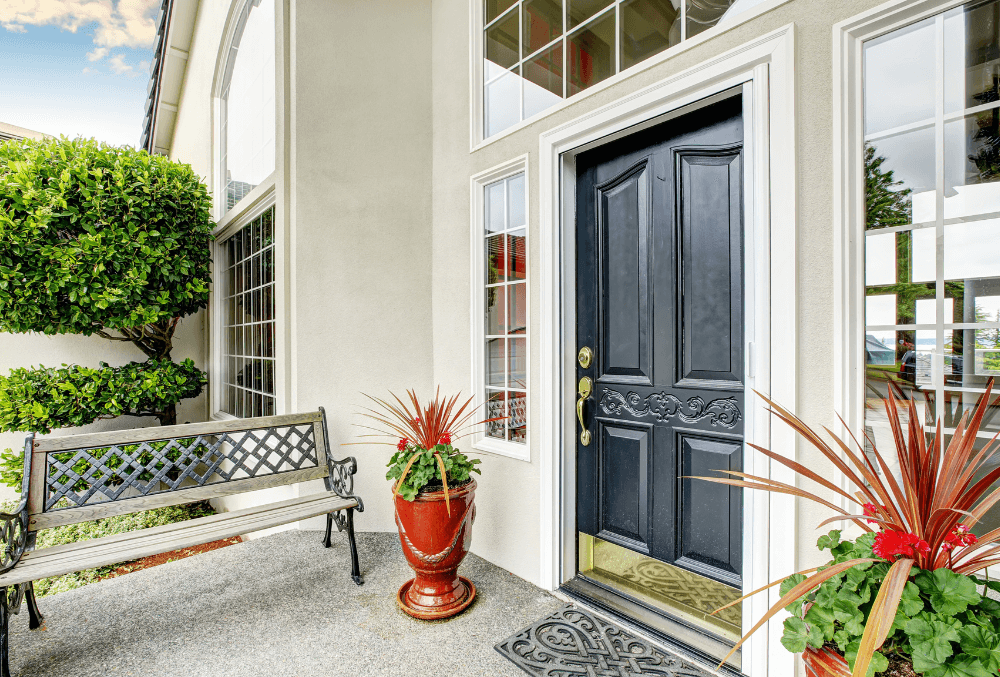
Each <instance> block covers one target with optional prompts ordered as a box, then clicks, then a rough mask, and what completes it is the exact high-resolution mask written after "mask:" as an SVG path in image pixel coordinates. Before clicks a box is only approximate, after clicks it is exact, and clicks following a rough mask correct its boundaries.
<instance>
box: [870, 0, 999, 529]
mask: <svg viewBox="0 0 1000 677" xmlns="http://www.w3.org/2000/svg"><path fill="white" fill-rule="evenodd" d="M998 83H1000V2H998V1H997V0H991V1H989V2H976V3H970V4H966V5H963V6H960V7H956V8H954V9H952V10H949V11H947V12H944V13H942V14H939V15H937V16H933V17H930V18H928V19H926V20H923V21H921V22H919V23H916V24H913V25H910V26H907V27H905V28H901V29H898V30H896V31H893V32H891V33H888V34H886V35H884V36H881V37H879V38H877V39H874V40H871V41H869V42H867V43H865V46H864V124H865V142H864V143H865V147H864V164H865V167H864V169H865V179H866V180H865V186H866V195H865V197H866V224H865V266H864V270H865V325H866V328H865V336H864V345H865V373H866V375H865V388H866V393H865V397H866V407H865V428H866V432H867V433H868V434H869V436H870V437H871V439H872V440H874V442H875V445H876V447H880V448H883V449H884V448H892V446H893V443H892V438H891V432H890V430H889V428H888V422H887V420H886V416H885V411H884V409H883V408H882V406H881V403H880V401H879V399H880V397H885V396H886V395H887V393H888V385H887V382H888V381H889V380H893V381H895V382H896V383H898V384H899V385H900V386H902V387H903V389H904V390H905V391H906V392H907V393H908V394H909V395H910V396H912V397H913V398H914V399H915V400H916V401H917V402H918V404H919V407H920V415H921V417H922V419H923V420H922V423H923V425H924V426H925V430H927V432H928V433H930V432H932V430H933V426H934V424H935V422H936V421H937V420H941V421H942V422H943V425H944V428H945V433H946V434H945V440H944V443H945V444H947V443H948V442H949V440H950V438H949V436H948V433H950V432H952V431H954V429H955V426H956V425H957V423H958V421H959V419H960V418H961V416H962V414H963V413H965V412H967V411H969V410H970V409H971V408H972V406H973V404H974V403H975V401H976V399H977V398H978V397H979V394H980V393H982V392H983V391H984V387H985V385H986V382H987V380H988V379H989V378H990V377H993V376H997V375H1000V245H998V243H1000V84H998ZM998 409H1000V407H991V408H990V409H989V411H988V413H987V416H986V419H985V420H984V425H983V426H982V428H981V431H982V432H981V433H980V437H981V439H980V446H982V445H983V444H985V443H986V442H987V441H988V439H989V438H990V437H992V436H993V435H994V434H996V433H997V432H998V431H1000V416H998V415H997V414H998ZM900 413H901V415H902V416H903V417H905V411H901V412H900ZM997 526H1000V519H997V516H995V515H994V517H993V519H989V518H987V519H986V520H984V521H983V522H980V524H979V525H977V530H979V529H987V530H988V529H992V528H994V527H997Z"/></svg>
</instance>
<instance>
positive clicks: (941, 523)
mask: <svg viewBox="0 0 1000 677" xmlns="http://www.w3.org/2000/svg"><path fill="white" fill-rule="evenodd" d="M992 389H993V379H990V381H989V383H987V385H986V392H985V393H984V394H983V395H982V396H981V397H980V398H979V401H978V402H977V403H976V409H975V411H974V412H973V414H972V417H971V419H970V418H969V415H968V412H966V413H965V414H964V415H963V416H962V419H961V421H960V422H959V424H958V426H957V427H956V429H955V432H954V434H953V435H952V438H951V442H950V443H949V444H948V447H947V448H946V449H944V450H943V451H942V449H941V447H942V446H943V436H942V429H941V422H940V421H938V424H937V428H936V431H935V433H934V435H933V436H932V437H931V439H930V440H928V439H927V435H926V434H925V432H924V430H923V428H922V426H921V425H920V419H919V414H918V411H917V406H916V403H915V402H914V401H913V400H912V399H911V400H910V401H909V402H908V403H906V405H905V406H907V407H908V414H909V417H908V418H909V420H908V421H907V424H906V427H907V434H906V435H904V433H903V424H902V422H901V421H900V418H899V410H898V408H899V406H901V402H902V401H901V400H900V399H898V398H897V396H896V394H897V392H898V393H899V395H900V397H902V396H903V395H902V391H901V390H900V389H899V387H898V386H896V385H895V384H890V391H889V397H888V398H887V399H885V400H884V404H885V411H886V414H887V416H888V418H889V425H890V427H891V429H892V435H893V441H894V443H895V452H896V457H897V459H898V461H899V480H897V479H896V478H895V477H894V476H893V473H892V470H891V469H890V467H889V465H888V464H887V463H886V461H885V458H884V457H883V456H882V454H881V453H880V452H879V451H878V449H876V448H875V446H874V442H873V441H872V440H869V441H870V442H872V455H873V456H874V457H875V462H873V461H872V460H871V459H869V458H868V456H867V455H866V454H865V451H864V449H863V448H862V447H861V445H860V444H859V443H858V441H857V439H855V438H854V437H853V436H852V441H853V443H854V448H853V449H852V447H851V445H848V444H847V443H845V442H844V441H843V440H841V439H840V438H839V437H837V436H836V435H835V434H834V433H833V432H832V431H831V430H830V429H829V428H826V427H824V428H823V429H824V430H825V431H826V432H827V434H828V435H829V436H830V437H831V438H832V439H833V442H834V446H832V447H831V446H830V445H828V444H827V443H826V442H825V441H823V439H822V438H821V437H820V436H819V435H818V434H816V433H815V432H814V431H813V430H812V429H811V428H810V427H809V426H808V425H806V424H805V423H803V422H802V421H801V420H800V419H799V418H798V417H797V416H795V415H794V414H792V413H791V412H789V411H787V410H786V409H784V408H782V407H780V406H779V405H777V404H775V403H774V402H772V401H771V400H769V399H768V398H766V397H764V396H763V395H761V397H762V398H763V399H764V400H765V401H766V402H767V403H768V404H769V405H770V407H771V411H772V412H773V413H774V414H775V415H777V417H778V418H780V419H781V420H782V421H784V422H785V423H787V424H788V425H790V426H791V427H792V428H794V429H795V430H796V431H797V432H798V433H799V434H800V435H802V437H804V438H805V439H807V440H808V441H809V442H810V443H811V444H812V445H813V446H814V447H816V448H817V449H818V450H819V451H820V452H821V453H822V454H823V456H825V457H826V458H827V460H829V461H830V462H831V463H833V465H834V466H836V467H837V469H838V470H839V471H840V472H841V473H843V474H844V476H846V478H847V479H848V480H849V481H850V482H851V484H853V485H854V487H855V488H856V491H855V492H854V493H853V494H851V493H850V492H848V491H845V490H844V489H842V488H841V487H840V486H838V485H837V484H835V483H834V482H831V481H830V480H828V479H825V478H824V477H823V476H822V475H820V474H819V473H817V472H815V471H813V470H810V469H809V468H806V467H805V466H803V465H801V464H799V463H796V462H795V461H792V460H790V459H787V458H785V457H784V456H781V455H780V454H776V453H774V452H772V451H770V450H768V449H764V448H762V447H759V446H757V445H754V444H751V445H750V446H751V447H753V448H754V449H756V450H757V451H759V452H760V453H762V454H764V455H765V456H767V457H768V458H770V459H772V460H774V461H776V462H777V463H780V464H781V465H783V466H785V467H787V468H790V469H791V470H793V471H794V472H796V473H797V474H799V475H801V476H802V477H805V478H808V479H810V480H812V481H814V482H816V483H817V484H819V485H820V486H822V487H824V488H825V489H827V490H829V491H832V492H833V493H835V494H837V495H839V496H840V497H842V498H843V499H845V500H846V501H847V502H848V503H852V504H854V505H855V506H857V507H858V510H857V513H858V514H855V513H853V512H848V511H847V510H844V509H843V508H841V507H840V506H838V505H835V504H833V503H831V502H830V501H827V500H825V499H823V498H821V497H820V496H818V495H817V494H815V493H812V492H810V491H806V490H804V489H801V488H799V487H796V486H792V485H789V484H784V483H781V482H776V481H774V480H770V479H768V478H766V477H759V476H755V475H748V474H746V473H741V472H735V471H720V472H726V473H727V474H729V475H733V476H736V477H738V478H739V479H730V478H719V477H700V478H697V479H702V480H706V481H709V482H716V483H719V484H728V485H730V486H735V487H746V488H749V489H762V490H764V491H771V492H775V493H781V494H789V495H792V496H798V497H800V498H806V499H809V500H811V501H815V502H817V503H819V504H821V505H823V506H825V507H827V508H829V509H830V510H833V511H834V512H836V513H838V514H837V516H836V517H832V518H830V519H827V520H824V521H823V522H821V523H820V524H819V526H820V527H822V526H823V525H825V524H829V523H830V522H834V521H839V520H844V521H850V522H853V523H855V524H856V525H858V526H859V527H860V528H861V529H862V530H864V531H866V532H873V531H878V532H899V533H901V534H913V535H915V536H916V538H917V539H919V540H920V541H925V542H926V547H924V546H923V544H921V546H920V548H911V549H910V550H911V553H910V555H911V556H906V555H903V554H900V555H898V556H895V557H894V558H892V559H890V560H889V561H891V562H892V566H891V567H890V568H889V572H888V574H887V575H886V577H885V580H884V581H883V583H882V587H881V589H880V590H879V592H878V595H877V596H876V597H875V602H874V604H873V605H872V610H871V612H870V613H869V617H868V623H867V624H866V626H865V631H864V634H863V635H862V637H861V647H860V649H859V651H858V657H857V659H856V661H855V664H854V677H864V676H865V675H866V674H867V672H868V665H869V663H870V662H871V659H872V655H873V654H874V653H875V651H877V650H878V649H879V648H880V647H881V646H882V643H883V642H884V641H885V638H886V636H887V635H888V633H889V630H890V629H891V626H892V623H893V619H895V617H896V609H897V608H898V607H899V601H900V598H901V597H902V594H903V588H904V586H905V585H906V581H907V579H908V578H909V576H910V571H911V569H912V568H913V567H914V566H916V567H919V568H921V569H938V568H942V567H947V568H949V569H952V570H953V571H955V572H956V573H960V574H965V575H968V574H971V573H974V572H976V571H980V570H982V569H985V568H986V567H988V566H990V565H992V564H998V563H1000V545H998V541H1000V529H994V530H993V531H990V532H989V533H987V534H984V535H983V536H981V537H980V538H979V539H978V542H977V543H975V544H972V545H968V546H959V547H954V545H953V543H952V544H949V543H948V539H949V537H950V536H953V534H955V533H957V531H956V530H958V529H959V528H961V529H966V528H968V527H969V526H971V525H973V524H975V523H976V522H978V521H979V520H980V519H981V518H982V517H983V515H985V514H986V512H987V511H988V510H989V509H990V508H991V507H993V505H994V504H995V503H997V501H998V500H1000V488H997V489H993V490H991V489H990V487H992V486H993V484H995V483H996V482H997V480H1000V467H996V468H994V469H993V470H991V471H989V472H986V473H985V474H984V475H983V477H982V478H981V479H979V480H977V481H975V482H973V478H974V477H975V476H976V474H977V472H979V471H981V470H984V469H985V468H986V467H987V466H988V465H992V464H991V463H989V461H990V459H991V457H992V456H993V454H994V453H995V451H996V444H995V443H996V439H997V438H996V437H994V438H993V439H992V440H990V442H989V443H988V444H987V445H986V446H985V447H983V449H982V450H980V451H978V452H976V451H975V449H974V444H975V442H976V434H977V433H978V432H979V426H980V425H981V423H982V421H983V417H984V415H985V414H986V410H987V407H988V406H989V405H990V402H989V398H990V392H991V391H992ZM757 394H758V395H760V393H757ZM841 423H842V424H844V428H845V429H847V425H846V424H845V423H844V421H843V419H841ZM841 455H843V456H841ZM880 473H881V474H880ZM866 508H867V514H865V513H866ZM869 524H874V525H876V527H877V528H876V529H873V528H872V527H870V526H869ZM817 528H818V527H817ZM921 550H922V551H921ZM876 554H877V553H876ZM878 561H883V560H881V559H855V560H851V561H849V562H843V563H841V564H837V565H835V566H831V567H828V568H825V569H823V570H822V571H819V572H818V573H813V574H812V575H811V576H809V577H808V578H806V580H804V581H802V582H801V583H799V584H798V585H796V586H795V587H794V588H793V589H792V590H791V591H789V593H788V594H787V595H785V596H783V597H782V598H781V599H780V600H778V602H777V603H776V604H775V605H774V606H772V607H771V608H770V609H769V610H768V612H767V613H766V614H764V617H763V618H761V619H760V620H759V621H758V622H757V624H756V625H754V626H753V627H752V628H751V629H750V632H748V633H747V634H746V635H745V636H744V637H743V638H742V639H741V640H740V641H739V643H738V644H737V645H736V646H735V647H733V650H732V651H731V652H730V653H729V654H728V655H727V656H726V658H725V659H723V663H724V662H725V661H726V660H728V658H729V656H731V655H732V654H733V653H735V652H736V650H737V649H738V648H739V647H740V646H741V645H742V644H743V642H745V641H746V640H747V639H748V638H749V637H750V635H752V634H753V633H754V632H756V631H757V630H758V629H759V628H760V627H761V626H762V625H764V623H766V622H767V621H768V620H770V619H771V618H772V617H773V616H774V615H775V614H777V613H778V612H779V611H781V610H782V609H784V608H785V607H787V606H788V605H789V604H791V603H792V602H794V601H795V600H797V599H799V598H800V597H802V596H803V595H805V594H806V593H808V592H810V591H811V590H813V589H815V588H817V587H818V586H819V585H821V584H822V583H823V582H824V581H826V580H828V579H829V578H831V577H833V576H835V575H836V574H838V573H840V572H842V571H846V570H847V569H849V568H851V567H853V566H856V565H858V564H863V563H866V562H878ZM813 571H815V569H810V570H807V571H803V572H800V573H803V574H806V573H810V572H813ZM780 582H781V581H776V582H774V583H772V584H771V585H768V586H765V587H764V588H760V589H759V590H754V591H753V592H751V593H750V594H748V595H745V596H743V597H741V598H740V599H739V600H737V601H736V602H733V603H732V604H736V603H738V602H740V601H742V600H744V599H746V598H747V597H750V596H752V595H755V594H757V593H758V592H761V591H762V590H766V589H767V588H770V587H772V586H774V585H778V584H779V583H780ZM732 604H729V605H726V606H732ZM724 608H726V607H722V609H724ZM722 609H718V610H717V611H716V613H717V612H718V611H721V610H722ZM720 665H721V663H720Z"/></svg>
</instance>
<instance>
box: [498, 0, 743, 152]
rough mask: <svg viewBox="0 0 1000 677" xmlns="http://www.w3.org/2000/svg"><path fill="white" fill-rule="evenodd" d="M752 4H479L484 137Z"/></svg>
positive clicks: (505, 0)
mask: <svg viewBox="0 0 1000 677" xmlns="http://www.w3.org/2000/svg"><path fill="white" fill-rule="evenodd" d="M760 2H761V0H486V4H485V12H484V19H485V23H484V25H483V34H482V37H483V57H484V60H483V87H484V91H483V107H484V116H483V117H484V119H483V134H484V137H486V138H489V137H490V136H493V135H494V134H497V133H499V132H501V131H503V130H504V129H508V128H509V127H512V126H513V125H515V124H517V123H518V122H520V121H521V120H525V119H528V118H530V117H532V116H534V115H536V114H538V113H541V112H542V111H544V110H547V109H549V108H551V107H552V106H554V105H556V104H557V103H559V101H560V100H561V99H563V98H564V97H568V96H573V95H574V94H577V93H579V92H582V91H583V90H585V89H588V88H589V87H592V86H594V85H596V84H597V83H599V82H603V81H604V80H606V79H608V78H609V77H611V76H613V75H615V74H616V73H618V72H619V71H621V70H623V69H626V68H629V67H631V66H633V65H635V64H638V63H640V62H642V61H644V60H646V59H648V58H650V57H651V56H653V55H655V54H658V53H660V52H662V51H663V50H665V49H668V48H670V47H672V46H674V45H676V44H678V43H680V42H681V41H682V40H684V39H686V38H689V37H693V36H695V35H697V34H699V33H701V32H703V31H705V30H708V29H709V28H711V27H712V26H716V25H719V24H721V23H724V22H727V21H731V20H732V18H733V17H734V16H738V15H739V14H740V13H742V12H744V11H745V10H747V9H750V8H751V7H754V6H756V5H759V4H760ZM505 78H506V80H505ZM500 83H502V84H500Z"/></svg>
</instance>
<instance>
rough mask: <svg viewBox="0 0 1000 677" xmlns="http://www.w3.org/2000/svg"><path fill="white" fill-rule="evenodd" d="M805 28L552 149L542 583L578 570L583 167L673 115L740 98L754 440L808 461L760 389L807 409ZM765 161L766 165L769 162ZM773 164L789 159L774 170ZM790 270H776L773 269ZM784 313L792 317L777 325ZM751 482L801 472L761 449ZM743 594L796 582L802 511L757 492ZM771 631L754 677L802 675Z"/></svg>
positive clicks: (750, 465) (546, 162) (750, 48)
mask: <svg viewBox="0 0 1000 677" xmlns="http://www.w3.org/2000/svg"><path fill="white" fill-rule="evenodd" d="M793 66H794V26H793V25H791V24H789V25H788V26H785V27H783V28H781V29H779V30H777V31H774V32H772V33H769V34H767V35H765V36H762V37H760V38H758V39H756V40H754V41H752V42H750V43H747V44H745V45H742V46H740V47H738V48H736V49H733V50H730V51H728V52H726V53H724V54H722V55H720V56H717V57H715V58H713V59H710V60H708V61H706V62H704V63H702V64H700V65H698V66H696V67H694V68H691V69H689V70H686V71H683V72H681V73H678V74H676V75H673V76H671V77H669V78H667V79H665V80H662V81H660V82H658V83H656V84H654V85H652V86H650V87H647V88H645V89H643V90H641V91H639V92H637V93H635V94H634V95H631V96H629V97H626V98H623V99H620V100H618V101H616V102H614V103H611V104H609V105H607V106H604V107H602V108H599V109H597V110H595V111H592V112H589V113H587V114H585V115H582V116H581V117H579V118H577V119H575V120H572V121H570V122H567V123H565V124H563V125H560V126H558V127H556V128H554V129H551V130H549V131H547V132H545V133H543V134H542V135H541V136H540V140H539V200H540V219H539V228H538V231H537V232H538V234H539V240H540V253H541V262H540V263H541V289H540V292H541V294H540V295H541V308H540V314H541V324H542V326H541V332H542V334H541V378H540V379H539V380H540V384H539V392H540V395H541V407H542V415H541V417H540V418H541V422H540V426H539V433H540V434H539V438H540V444H539V446H538V448H539V449H540V456H541V458H540V462H541V478H540V480H541V519H540V522H541V523H540V530H541V544H540V554H541V558H540V559H541V572H540V577H539V579H540V581H541V583H542V585H543V586H545V587H548V588H549V589H552V590H554V589H556V588H558V587H559V586H560V585H561V584H562V583H563V582H565V581H567V580H569V579H570V578H572V577H573V576H574V575H575V573H576V564H575V561H574V560H575V553H576V549H575V538H576V533H575V524H576V515H575V486H576V477H575V464H574V463H571V462H567V460H569V459H572V458H573V455H574V454H575V435H576V427H575V426H576V418H575V411H574V409H573V406H574V401H573V400H572V399H570V398H568V397H566V396H565V393H572V392H573V391H574V387H575V383H574V376H575V370H574V367H573V364H574V360H575V357H576V350H577V346H576V345H575V322H576V318H575V316H574V314H575V302H574V295H575V277H574V275H575V271H574V265H575V244H574V240H573V238H574V234H575V228H574V223H575V187H576V167H575V156H576V154H577V153H579V152H581V151H582V150H586V149H588V148H593V147H594V146H597V145H600V144H602V143H607V142H609V141H611V140H614V139H615V138H619V137H621V136H624V135H625V134H627V133H633V132H634V131H637V129H640V128H642V127H643V126H649V125H651V124H655V123H656V122H660V121H662V120H664V119H668V118H669V117H670V114H671V113H674V114H675V115H676V114H680V112H681V111H680V109H682V108H685V107H688V108H689V109H690V108H691V107H692V106H693V105H694V104H696V103H697V102H704V101H705V100H710V99H712V98H715V97H717V96H718V95H719V94H720V93H722V92H725V91H727V90H732V89H733V88H736V87H741V88H742V90H743V96H744V116H745V119H744V126H745V137H746V138H745V149H744V153H745V155H744V157H745V171H744V175H745V186H744V190H745V195H744V205H745V210H746V212H745V216H744V223H745V228H746V234H747V241H746V250H745V251H746V258H747V262H746V266H745V270H746V276H747V277H746V301H745V302H746V308H745V318H747V319H746V322H747V324H746V340H747V343H748V344H750V345H748V346H747V352H746V355H747V358H746V369H747V372H746V375H745V376H746V381H745V383H746V385H747V390H746V392H747V394H748V396H747V400H746V405H745V409H746V411H745V412H744V415H745V421H746V428H745V430H746V432H745V439H746V440H747V441H748V442H755V443H757V444H761V445H768V444H771V445H773V447H772V448H774V449H777V450H780V451H781V452H782V453H784V454H785V455H787V456H791V457H794V455H795V443H796V440H795V436H794V433H793V432H792V431H791V430H790V429H789V428H788V427H787V426H775V427H774V428H773V430H772V429H771V428H772V426H771V425H770V415H769V414H768V413H767V412H766V410H765V408H764V406H763V403H762V402H761V401H760V400H759V399H758V398H755V397H753V396H752V394H751V390H750V389H751V388H755V389H756V390H758V391H760V392H762V393H765V394H769V395H770V396H771V397H772V398H773V399H775V401H777V402H780V403H781V404H782V405H783V406H785V407H787V408H789V409H790V410H792V411H795V409H796V365H797V360H796V322H795V319H796V265H795V258H796V257H795V242H796V238H795V235H796V227H795V226H796V185H795V106H794V67H793ZM761 151H764V152H761ZM770 158H780V162H775V163H774V164H773V165H772V164H771V163H770V162H769V160H770ZM772 259H773V260H775V261H780V265H776V266H771V265H770V261H771V260H772ZM771 308H777V309H780V311H779V312H777V313H771ZM744 467H745V468H747V472H752V473H755V474H762V475H766V476H770V477H771V478H773V479H777V480H780V481H791V483H794V481H795V480H794V478H793V477H790V473H789V472H788V471H787V470H786V469H785V468H783V467H781V466H778V465H777V464H775V467H773V468H772V467H771V464H770V462H769V460H768V459H767V458H766V457H764V456H763V455H762V454H759V453H757V452H755V451H753V450H752V449H750V448H749V447H746V448H745V452H744ZM744 521H745V523H746V525H747V527H748V528H747V529H745V530H744V587H745V589H746V590H747V591H749V590H753V589H756V588H759V587H762V586H764V585H766V584H767V583H769V582H771V581H772V580H775V579H777V578H779V577H783V576H786V575H788V574H790V573H793V572H794V571H795V560H796V557H795V555H796V553H795V502H794V499H792V498H791V497H788V496H780V495H770V494H766V493H763V492H748V493H747V495H746V497H745V501H744ZM776 599H777V590H776V588H772V592H771V593H770V598H769V595H768V594H762V595H758V596H756V597H755V598H753V599H752V600H750V601H749V602H748V603H745V604H744V607H743V609H744V610H743V626H744V628H747V629H748V628H749V627H751V625H752V624H753V623H754V622H756V620H757V619H759V618H760V617H761V616H763V614H764V612H765V611H766V609H767V608H768V606H769V605H770V603H771V602H773V601H775V600H776ZM781 631H782V627H781V620H780V619H779V620H772V621H771V622H770V623H769V627H768V628H767V629H766V630H763V629H762V630H761V631H760V632H758V633H757V634H756V635H755V637H754V638H753V639H752V640H750V641H749V642H747V644H745V645H744V649H743V659H742V671H743V672H744V673H745V674H748V675H751V676H752V677H763V676H764V675H772V676H773V675H791V674H792V673H793V669H794V656H793V654H790V653H788V652H787V651H785V650H784V648H783V647H782V646H781V645H780V644H779V643H778V641H777V640H778V638H779V637H780V635H781Z"/></svg>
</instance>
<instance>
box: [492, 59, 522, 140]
mask: <svg viewBox="0 0 1000 677" xmlns="http://www.w3.org/2000/svg"><path fill="white" fill-rule="evenodd" d="M518 75H519V69H517V68H515V69H514V70H513V71H512V72H510V73H507V74H506V75H504V76H502V77H500V78H499V79H497V80H494V81H493V82H491V83H490V84H488V85H486V136H493V135H494V134H497V133H498V132H502V131H503V130H505V129H507V128H508V127H510V126H512V125H516V124H517V123H518V122H520V121H521V116H520V113H521V78H520V77H518Z"/></svg>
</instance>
